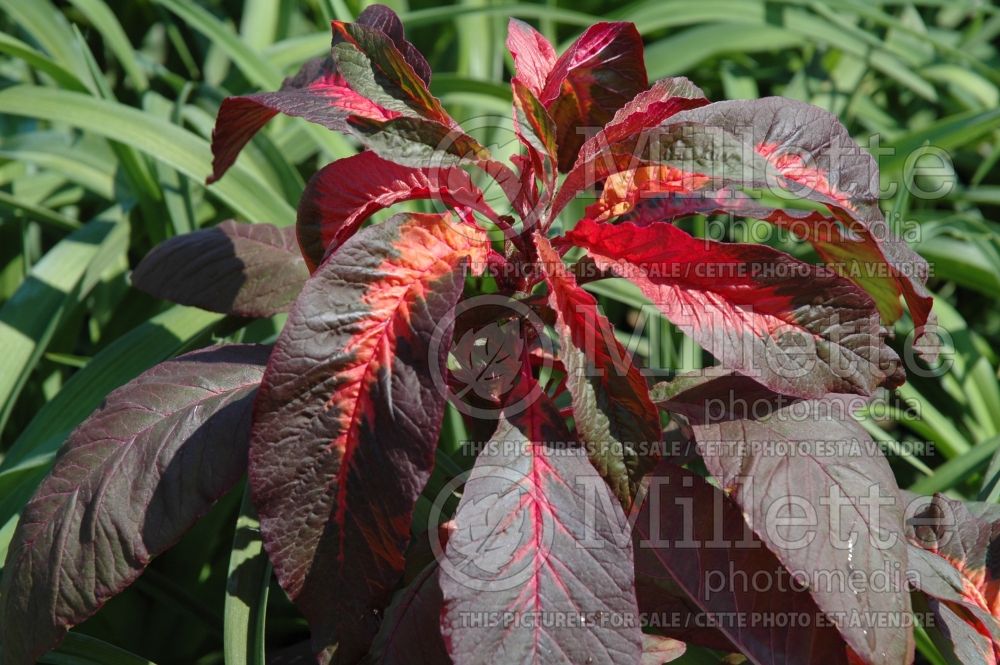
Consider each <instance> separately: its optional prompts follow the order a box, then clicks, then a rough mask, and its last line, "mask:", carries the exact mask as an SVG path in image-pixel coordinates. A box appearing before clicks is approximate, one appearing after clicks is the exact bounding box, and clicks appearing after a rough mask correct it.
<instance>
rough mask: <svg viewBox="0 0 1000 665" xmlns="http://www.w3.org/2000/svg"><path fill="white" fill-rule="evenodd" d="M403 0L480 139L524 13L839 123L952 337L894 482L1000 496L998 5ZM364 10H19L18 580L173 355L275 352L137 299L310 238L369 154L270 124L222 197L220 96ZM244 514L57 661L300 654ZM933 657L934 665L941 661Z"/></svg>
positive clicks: (9, 84)
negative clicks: (263, 225) (227, 345)
mask: <svg viewBox="0 0 1000 665" xmlns="http://www.w3.org/2000/svg"><path fill="white" fill-rule="evenodd" d="M390 4H392V5H393V6H394V7H395V8H396V9H397V10H398V11H399V13H400V14H401V17H402V19H403V22H404V24H405V25H406V26H407V30H408V36H409V38H410V39H411V40H412V41H413V42H414V43H415V44H416V45H417V47H418V48H419V49H420V50H421V51H422V52H423V53H424V54H425V55H426V56H427V57H428V60H429V61H430V63H431V66H432V68H433V70H434V71H435V76H434V79H433V81H432V92H434V93H435V94H436V95H437V96H438V97H440V98H441V99H442V101H443V103H444V104H445V106H446V107H447V108H448V110H449V111H450V112H451V114H452V115H453V116H454V117H456V118H457V119H458V120H459V121H462V122H463V124H465V125H466V126H470V125H473V126H474V125H475V123H469V122H466V121H467V119H472V118H488V121H485V122H482V123H480V124H481V126H482V127H483V128H484V129H482V130H481V131H482V133H483V134H484V136H483V137H482V139H481V140H485V141H489V139H490V138H491V136H490V132H491V128H493V129H495V128H498V127H503V126H506V125H509V123H510V119H509V108H510V101H511V100H510V97H509V88H508V87H507V86H506V85H501V83H502V82H503V81H504V80H506V79H507V78H509V76H510V71H511V62H510V60H509V58H508V57H507V56H506V55H505V53H506V52H505V50H504V48H503V41H504V37H505V35H506V25H507V19H508V17H510V16H517V17H520V18H523V19H525V20H529V21H531V22H533V23H535V24H536V25H537V26H539V27H540V29H541V30H542V32H543V33H545V34H546V35H547V36H548V37H549V38H550V39H552V40H553V42H554V43H556V44H560V45H565V43H566V41H567V40H568V39H569V38H571V37H572V36H574V35H576V34H577V33H578V32H579V31H580V30H581V29H582V28H583V27H585V26H587V25H590V24H592V23H594V22H596V21H598V20H601V19H622V20H629V21H632V22H634V23H636V25H637V26H638V28H639V29H640V31H641V32H642V33H643V37H644V39H645V41H646V44H647V54H646V62H647V66H648V68H649V75H650V78H651V79H655V78H659V77H662V76H667V75H676V74H683V75H687V76H690V77H691V78H692V79H693V80H695V81H697V82H698V83H699V85H701V86H702V87H703V88H704V90H705V92H706V93H707V94H708V96H709V97H710V98H712V99H726V98H732V99H739V98H755V97H760V96H765V95H772V94H774V95H783V96H786V97H791V98H794V99H800V100H803V101H807V102H810V103H812V104H816V105H818V106H821V107H823V108H826V109H828V110H830V111H832V112H833V113H835V114H837V115H838V116H839V117H840V118H841V120H842V121H843V122H844V124H845V125H846V126H847V128H848V129H849V130H850V131H851V132H852V134H853V135H854V136H855V138H856V139H857V140H858V141H859V142H860V143H861V144H862V145H868V146H869V147H870V148H872V149H873V151H877V157H878V158H879V163H880V167H881V170H882V177H883V186H889V185H890V184H892V183H899V182H913V183H914V184H915V185H916V187H909V188H898V190H899V191H897V192H895V193H893V194H892V195H890V196H887V197H886V198H885V199H884V201H883V209H884V211H885V213H886V217H887V218H888V219H889V220H890V222H891V223H892V224H894V225H895V227H896V228H897V230H899V231H900V232H901V233H902V234H903V235H904V237H906V238H907V240H908V241H910V242H911V244H912V245H913V246H914V248H915V249H916V250H917V251H918V252H919V253H921V254H922V255H923V256H924V257H925V258H926V259H927V260H928V261H929V262H930V263H931V265H932V268H933V271H934V276H933V278H932V280H931V282H930V284H931V287H932V289H933V291H934V292H935V295H936V303H935V311H936V312H937V314H938V317H939V319H940V322H941V324H942V325H943V327H944V328H945V329H946V330H947V331H949V332H950V333H951V335H950V338H949V339H948V340H947V342H948V344H949V345H950V347H951V349H950V350H951V351H952V353H950V354H946V355H949V356H950V357H951V359H952V360H951V361H950V367H949V368H948V369H947V371H944V372H943V373H937V375H936V376H928V377H926V378H920V377H915V376H912V375H911V380H910V383H908V384H906V385H905V386H904V387H903V388H902V389H901V391H900V393H899V395H898V396H897V397H896V398H894V399H889V400H883V401H882V402H879V407H878V409H877V412H876V413H874V414H873V415H876V416H877V418H870V419H866V420H865V425H866V427H868V428H869V431H870V433H871V434H872V435H873V436H874V437H875V438H876V439H877V440H880V441H884V442H886V446H887V449H888V452H889V453H890V454H891V461H892V463H893V467H894V470H895V471H896V473H897V477H898V479H899V482H900V484H901V486H904V487H911V489H913V490H914V491H918V492H921V493H929V492H932V491H947V492H951V493H954V495H955V496H962V497H966V498H976V497H977V496H978V497H979V498H982V499H987V500H990V501H995V500H996V498H997V496H998V493H1000V490H997V489H996V488H997V477H998V473H1000V463H992V462H991V458H993V457H994V453H995V451H996V450H997V449H998V448H1000V381H998V378H997V368H998V365H1000V360H998V358H997V355H996V352H995V351H994V349H995V348H996V345H997V344H996V343H997V342H998V341H1000V309H998V308H996V307H995V306H994V303H995V302H996V295H997V293H1000V236H998V235H997V229H998V226H997V223H996V222H995V221H994V218H995V217H996V215H997V212H998V211H1000V169H998V168H997V163H998V161H1000V57H998V53H997V50H996V48H995V46H994V43H995V42H996V41H997V37H998V35H1000V9H998V8H997V7H995V6H992V5H989V4H983V3H971V2H937V1H934V0H917V1H916V2H911V3H904V2H896V1H894V0H885V1H882V2H880V1H874V2H872V1H867V0H844V1H834V0H829V1H819V0H817V1H815V2H799V1H795V0H787V1H781V2H772V1H767V2H765V1H763V0H761V1H757V0H647V1H645V2H643V1H635V2H628V3H617V2H616V3H612V2H598V1H593V0H581V1H578V2H573V3H562V4H559V3H554V2H550V3H547V4H546V3H542V4H528V3H518V4H512V3H491V2H488V0H470V1H469V2H463V3H459V4H457V5H454V6H435V5H432V4H430V3H424V2H415V3H412V4H407V3H405V2H396V3H390ZM360 9H361V6H360V4H359V3H355V2H350V1H348V0H302V1H300V2H293V1H291V0H281V1H279V0H245V1H243V2H240V1H238V0H230V1H225V2H212V1H202V2H193V1H191V0H135V1H131V0H129V1H126V0H117V1H109V2H104V1H102V0H69V1H68V2H61V3H59V4H58V5H57V4H55V3H52V2H50V0H7V1H6V2H5V3H4V4H3V6H2V7H0V455H2V462H0V561H2V560H3V558H4V556H5V554H6V548H7V545H8V543H9V539H10V537H11V534H12V532H13V527H14V525H15V524H16V520H17V516H18V513H19V510H20V507H21V506H22V505H23V503H24V501H25V500H26V499H27V498H28V496H30V493H31V491H32V489H33V488H34V486H35V485H36V484H37V482H38V481H39V479H40V478H41V477H42V476H43V475H44V473H45V472H46V471H47V469H48V468H49V466H50V465H51V461H52V459H53V456H54V454H55V452H56V451H57V450H58V449H59V447H60V445H61V444H62V443H63V441H65V438H66V436H67V434H68V433H69V431H71V430H72V429H73V428H74V427H75V426H76V425H77V424H79V422H80V421H81V420H82V419H83V418H84V417H86V416H87V415H88V414H89V413H90V412H91V411H92V410H93V409H94V408H95V407H96V406H98V405H99V404H100V402H101V400H102V399H103V397H104V396H105V395H106V394H107V393H108V392H109V391H110V390H111V389H113V388H115V387H117V386H120V385H122V384H123V383H125V382H127V381H129V380H130V379H132V378H134V377H135V376H136V375H138V374H139V373H140V372H142V371H143V370H145V369H147V368H149V367H151V366H152V365H154V364H156V363H157V362H160V361H162V360H164V359H166V358H169V357H172V356H174V355H177V354H179V353H180V352H182V351H185V350H190V349H194V348H198V347H201V346H204V345H206V344H208V343H210V342H212V341H213V340H226V341H245V342H258V341H268V340H272V339H273V338H274V336H275V334H276V332H277V331H278V330H279V329H280V326H281V324H282V318H283V317H276V318H275V319H273V320H264V321H257V322H254V323H253V324H250V325H247V321H246V320H243V319H235V318H225V317H222V316H219V315H214V314H208V313H205V312H201V311H199V310H195V309H192V308H186V307H182V306H176V305H175V306H168V305H165V304H164V303H162V302H161V301H158V300H156V299H153V298H151V297H149V296H147V295H145V294H143V293H141V292H139V291H137V290H135V289H134V288H132V287H131V286H130V282H129V272H130V270H131V269H132V268H134V267H135V266H136V265H137V263H138V261H139V260H140V259H141V258H142V257H143V256H145V255H146V254H147V252H148V251H149V250H150V249H151V248H152V247H153V246H154V245H155V244H157V243H159V242H160V241H162V240H165V239H167V238H170V237H173V236H175V235H178V234H181V233H185V232H188V231H191V230H195V229H199V228H205V227H208V226H212V225H215V224H217V223H219V222H221V221H222V220H225V219H229V218H238V219H242V220H247V221H253V222H272V223H274V224H277V225H282V226H283V225H288V224H291V223H292V222H293V221H294V214H295V212H294V204H295V202H296V201H297V200H298V198H299V196H300V194H301V193H302V190H303V188H304V186H305V182H306V180H307V178H308V176H309V175H310V174H312V173H313V172H315V171H316V170H317V169H318V168H319V167H321V166H323V165H324V164H326V163H328V162H330V161H332V160H333V159H335V158H338V157H344V156H346V155H349V154H351V153H352V152H353V150H354V147H353V146H352V145H351V144H350V143H349V142H348V141H347V140H345V139H343V138H340V137H339V136H337V135H335V134H332V133H330V132H326V131H324V130H322V129H321V128H318V127H315V126H311V125H309V124H307V123H305V122H302V121H300V120H294V119H286V118H278V119H275V120H274V121H273V122H272V123H270V124H269V125H268V127H267V128H266V130H264V131H263V132H261V134H260V135H258V137H257V138H255V139H254V140H253V141H252V143H251V144H250V146H249V148H248V149H247V150H246V151H245V153H244V154H243V156H242V157H241V158H240V159H239V160H238V161H237V163H236V165H235V166H234V167H233V169H232V170H231V171H230V173H229V174H228V175H227V176H226V178H225V179H224V180H222V181H220V182H219V183H217V184H216V185H214V186H212V187H210V188H206V187H205V186H204V185H203V182H204V179H205V177H206V176H207V175H208V174H209V173H210V172H211V156H210V153H209V147H208V146H209V134H210V132H211V127H212V124H213V119H214V116H215V113H216V111H217V110H218V106H219V104H220V102H221V101H222V99H223V98H224V97H225V96H228V95H232V94H240V93H246V92H253V91H256V90H259V89H264V90H270V89H276V88H277V87H278V86H279V85H280V83H281V81H282V79H283V77H285V76H287V75H290V74H292V73H294V72H295V71H296V70H297V69H298V67H299V66H300V65H301V64H302V62H304V61H305V60H307V59H309V58H311V57H314V56H316V55H319V54H320V53H322V52H324V50H325V49H327V48H328V47H329V28H328V25H329V20H330V19H332V18H338V19H342V20H350V19H352V18H353V17H354V16H356V15H357V13H358V12H359V11H360ZM873 136H875V137H877V139H872V138H871V137H873ZM477 138H478V137H477ZM920 154H922V155H923V156H922V157H919V155H920ZM942 154H944V155H946V156H947V158H948V159H947V160H946V161H944V162H942V161H941V156H942ZM914 155H918V157H914ZM921 192H922V193H923V195H920V194H921ZM753 231H754V228H753V227H751V226H741V227H738V228H737V229H736V230H735V231H733V232H730V234H729V235H728V236H727V238H728V239H734V240H736V239H748V237H749V239H752V235H753ZM784 249H788V250H791V249H793V247H792V246H791V245H789V246H787V247H784ZM797 251H798V252H799V253H800V254H802V255H803V256H805V257H806V258H809V256H808V255H807V254H803V253H802V252H801V250H797ZM597 294H598V295H599V296H600V297H601V299H602V304H603V306H604V308H605V311H606V312H607V313H608V315H609V316H610V317H611V318H612V319H613V320H615V323H616V324H617V325H618V327H619V329H620V330H625V331H627V330H628V329H629V325H630V324H631V323H635V316H636V312H637V309H638V307H637V303H638V301H637V299H636V298H635V296H634V294H633V293H631V292H630V291H628V290H627V289H625V288H624V287H623V288H616V287H608V286H606V285H605V286H603V287H602V289H601V290H600V291H598V292H597ZM901 325H904V324H901ZM904 329H905V325H904V327H901V330H904ZM623 336H624V337H625V339H624V340H623V341H627V342H629V343H631V344H633V345H634V346H635V348H637V349H638V351H639V353H640V354H641V355H643V356H645V357H647V358H648V359H649V360H650V361H651V362H653V363H656V364H657V365H660V366H669V367H673V368H675V369H688V368H690V367H691V366H692V365H696V364H697V363H698V362H699V358H700V355H699V353H698V352H697V351H696V349H697V347H696V346H693V345H692V342H691V341H690V340H689V339H688V338H686V337H684V336H683V335H681V334H680V333H679V332H678V331H677V330H675V329H673V328H672V327H671V326H670V325H669V324H667V323H666V322H664V321H660V320H656V322H655V325H646V326H645V327H644V329H643V330H642V332H641V334H640V335H638V336H637V337H636V338H634V339H628V338H629V336H628V334H627V333H623ZM444 437H445V441H444V442H443V444H442V446H441V448H442V450H444V451H446V452H449V453H454V455H453V459H451V460H449V462H450V463H452V464H453V466H455V467H457V468H463V467H467V466H468V465H469V464H470V463H471V460H469V459H465V458H464V457H463V455H462V454H461V452H460V450H459V448H460V446H459V444H460V442H461V441H463V440H464V439H465V433H464V432H463V431H462V427H461V421H460V420H459V419H457V418H452V419H450V420H447V419H446V425H445V433H444ZM926 442H930V443H931V444H932V447H931V448H928V447H927V446H926V445H924V444H926ZM432 482H434V481H433V480H432ZM241 494H242V489H241V490H238V491H237V492H236V493H234V494H231V495H230V496H228V497H226V498H225V499H224V500H223V501H221V502H220V503H219V504H218V505H217V506H216V507H215V508H214V509H213V511H212V513H211V515H210V516H209V518H208V519H207V520H205V521H204V522H202V523H200V524H199V526H198V527H196V529H195V530H194V531H193V532H191V533H190V534H189V535H188V536H186V537H185V539H184V540H183V541H182V543H181V544H180V546H179V547H178V548H176V549H174V550H172V551H170V552H169V553H168V554H166V555H164V556H163V557H161V558H159V559H157V560H156V561H155V562H154V564H153V565H152V566H151V568H150V569H149V571H148V572H147V573H146V574H145V575H144V576H143V577H142V578H141V579H140V581H139V583H138V584H137V585H136V586H135V587H134V588H133V589H131V590H130V591H128V592H127V593H125V594H123V595H122V596H120V597H118V598H116V599H115V600H113V601H112V602H111V603H109V604H108V605H107V606H106V607H105V608H104V609H103V610H102V611H101V612H100V613H99V614H98V615H97V616H96V617H94V618H93V619H92V620H90V621H89V622H87V623H86V624H85V625H83V626H81V627H80V628H79V629H77V630H74V632H73V633H72V634H71V639H70V640H68V641H67V642H66V643H64V645H63V646H61V647H60V649H59V651H58V652H57V653H53V654H50V655H49V656H47V657H46V662H75V663H79V662H93V663H140V662H147V661H146V660H145V658H149V659H150V660H152V661H155V662H160V663H172V662H178V663H180V662H184V663H189V662H203V663H210V662H221V661H222V660H223V651H224V649H225V651H226V652H227V656H228V657H229V661H228V662H240V661H239V657H240V656H239V654H240V653H241V651H242V652H244V657H245V658H246V659H247V660H248V661H253V662H261V661H259V649H260V647H261V645H262V642H261V640H262V639H263V635H260V634H257V627H258V626H261V625H263V624H261V623H259V622H257V620H256V618H255V617H257V616H258V615H259V614H260V612H261V611H262V608H263V607H264V606H266V607H267V616H268V620H267V628H266V631H267V635H266V638H267V645H268V647H269V648H270V649H275V648H281V647H283V646H288V647H289V648H290V649H293V650H294V649H296V648H297V646H296V645H298V644H299V643H300V642H301V640H302V639H304V638H305V637H306V635H307V632H306V628H305V625H304V623H303V622H302V620H301V619H300V618H299V617H298V615H297V614H296V613H295V611H294V610H293V609H292V608H291V606H290V605H289V604H288V603H287V601H286V600H285V599H284V596H283V594H282V593H281V592H280V591H278V590H276V589H275V593H271V594H270V595H268V594H267V593H266V591H267V585H266V582H262V580H267V579H269V570H268V569H267V567H266V564H264V563H263V558H262V557H261V555H260V549H259V544H258V542H257V541H256V540H255V539H254V537H253V533H254V531H253V516H252V515H251V514H250V513H249V511H248V510H247V508H246V504H243V505H242V507H241ZM237 519H238V520H239V521H237ZM234 525H239V527H240V530H239V531H238V532H237V533H236V535H235V538H234ZM247 561H249V562H250V563H249V564H248V563H247ZM227 588H228V593H227ZM241 631H242V633H241ZM248 632H249V634H250V638H247V637H246V633H248ZM241 634H242V635H243V637H240V635H241ZM241 639H242V640H243V642H240V640H241ZM241 644H242V647H239V646H238V645H241ZM247 644H250V645H253V648H245V647H246V645H247ZM111 645H115V646H111ZM123 650H124V651H123ZM920 650H921V653H922V654H923V655H924V657H925V658H926V659H927V660H928V661H929V662H938V661H936V660H935V659H936V658H940V656H939V655H938V654H937V652H936V651H935V649H934V647H933V646H932V645H931V644H930V643H926V642H925V643H923V644H920ZM132 654H141V655H142V657H141V658H140V657H138V656H135V655H132ZM703 655H704V654H703ZM698 657H699V655H698V653H697V652H695V650H692V653H690V654H689V655H688V656H686V658H689V659H692V660H691V662H698V661H696V660H695V659H696V658H698ZM706 657H708V656H706ZM255 659H258V660H255ZM705 662H711V660H708V661H705Z"/></svg>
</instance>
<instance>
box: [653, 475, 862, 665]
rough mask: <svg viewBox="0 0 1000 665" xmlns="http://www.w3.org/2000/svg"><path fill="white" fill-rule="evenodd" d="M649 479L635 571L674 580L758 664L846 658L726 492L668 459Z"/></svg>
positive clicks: (706, 617)
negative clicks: (751, 530) (693, 511)
mask: <svg viewBox="0 0 1000 665" xmlns="http://www.w3.org/2000/svg"><path fill="white" fill-rule="evenodd" d="M649 481H650V484H649V493H648V495H647V496H646V497H645V500H644V501H643V504H642V508H641V510H640V512H639V516H638V518H637V520H636V522H635V527H634V528H635V538H636V544H635V547H636V572H637V574H641V575H647V576H650V577H653V578H669V579H671V580H673V581H674V583H676V584H677V585H678V586H679V587H680V588H681V589H682V590H683V591H684V592H685V593H686V595H687V597H688V598H690V599H691V601H693V602H694V603H695V604H696V605H697V606H698V607H700V608H701V609H702V611H703V612H704V614H703V615H702V616H701V617H700V620H701V621H702V622H708V621H712V622H714V623H715V625H716V627H717V629H718V630H719V631H721V632H722V633H724V634H725V635H726V637H728V638H729V640H730V641H731V642H732V644H733V645H734V646H736V647H737V648H739V649H740V651H742V652H743V654H744V655H746V656H747V657H748V658H750V659H751V660H752V661H754V662H755V663H759V664H760V665H765V664H766V665H771V664H777V663H818V662H822V663H830V664H831V665H832V664H834V663H846V662H847V652H846V650H845V645H844V641H843V639H842V638H841V637H840V635H839V634H838V633H837V631H836V629H834V628H833V627H832V626H830V625H829V623H828V622H826V621H824V617H823V616H822V613H821V612H820V610H819V608H818V607H817V606H816V603H815V602H814V601H813V599H812V598H811V597H810V595H809V594H808V593H807V592H806V591H804V590H800V589H797V588H796V587H795V583H794V582H793V581H792V578H791V575H790V574H789V572H788V571H787V570H786V569H785V568H784V566H782V564H781V562H780V561H778V559H777V558H776V557H775V556H774V554H772V553H771V552H770V551H769V550H768V549H767V548H766V547H765V546H764V544H763V543H762V542H761V541H760V540H759V539H757V538H755V537H754V536H753V533H752V532H750V531H749V529H748V527H747V524H746V522H745V521H744V520H743V516H742V514H741V513H740V509H739V507H738V506H737V505H736V504H734V503H733V502H732V501H731V500H730V499H729V498H727V497H726V496H725V494H724V493H723V492H721V491H719V490H718V489H716V488H714V487H712V486H711V485H709V484H708V483H707V482H705V481H704V480H703V479H702V478H700V477H699V476H696V475H695V474H693V473H691V472H690V471H687V470H686V469H683V468H681V467H679V466H676V465H674V464H668V463H661V464H660V465H659V466H658V467H657V468H656V470H655V471H654V472H653V473H652V474H650V477H649ZM695 506H697V508H694V507H695ZM693 509H694V510H697V511H698V512H697V513H692V510H693ZM753 580H756V581H755V582H754V581H753ZM761 580H767V582H766V583H761ZM765 584H766V585H767V586H766V588H765ZM650 618H652V617H650ZM677 618H678V617H675V616H666V617H659V619H660V620H661V623H670V622H672V621H674V620H676V619H677ZM789 626H796V628H795V629H794V630H790V629H789ZM693 628H695V630H698V629H701V628H702V626H701V625H696V626H694V627H693ZM702 632H704V630H703V629H702ZM681 634H683V633H681ZM716 648H718V647H716Z"/></svg>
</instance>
